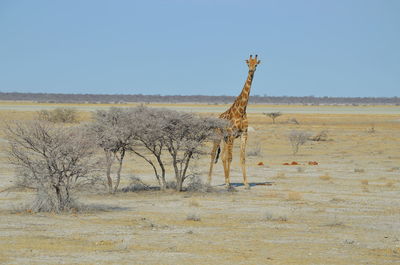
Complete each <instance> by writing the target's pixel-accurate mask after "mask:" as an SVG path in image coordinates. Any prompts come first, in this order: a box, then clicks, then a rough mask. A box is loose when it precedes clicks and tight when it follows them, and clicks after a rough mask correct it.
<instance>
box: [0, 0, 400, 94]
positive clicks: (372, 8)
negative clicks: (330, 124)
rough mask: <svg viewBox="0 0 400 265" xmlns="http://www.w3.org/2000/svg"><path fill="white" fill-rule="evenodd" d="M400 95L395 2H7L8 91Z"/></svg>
mask: <svg viewBox="0 0 400 265" xmlns="http://www.w3.org/2000/svg"><path fill="white" fill-rule="evenodd" d="M255 53H257V54H258V55H259V57H260V59H261V61H262V62H261V65H260V66H259V67H258V69H257V72H256V74H255V79H254V82H253V88H252V92H251V93H252V94H253V95H255V94H258V95H271V96H281V95H287V96H310V95H314V96H400V86H399V84H400V1H398V0H373V1H372V0H292V1H289V0H275V1H267V0H264V1H262V0H260V1H252V0H241V1H240V0H158V1H155V0H142V1H135V0H131V1H128V0H127V1H120V0H114V1H111V0H109V1H101V0H68V1H55V0H48V1H42V0H35V1H33V0H26V1H19V0H0V91H2V92H10V91H17V92H45V93H52V92H55V93H99V94H104V93H107V94H161V95H178V94H181V95H195V94H196V95H197V94H201V95H238V94H239V93H240V90H241V88H242V86H243V83H244V81H245V79H246V75H247V66H246V64H245V62H244V60H245V59H246V58H247V57H248V56H249V55H250V54H255Z"/></svg>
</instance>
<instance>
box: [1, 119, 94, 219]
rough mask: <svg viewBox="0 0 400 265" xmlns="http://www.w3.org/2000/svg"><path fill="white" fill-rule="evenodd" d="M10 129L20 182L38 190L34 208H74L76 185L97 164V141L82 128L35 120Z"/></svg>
mask: <svg viewBox="0 0 400 265" xmlns="http://www.w3.org/2000/svg"><path fill="white" fill-rule="evenodd" d="M6 133H7V137H8V141H9V144H10V149H9V152H8V156H9V158H10V161H11V163H12V164H13V165H14V166H15V168H16V170H17V173H18V180H19V183H20V184H21V185H23V186H25V187H27V186H28V187H32V188H35V189H36V190H37V196H36V199H35V200H34V202H33V206H32V207H33V209H32V210H34V211H54V212H60V211H66V210H70V209H71V208H73V207H74V203H73V199H72V191H73V188H74V187H75V186H76V185H77V184H78V183H79V182H80V181H81V180H82V179H86V178H88V176H90V174H91V173H93V172H94V170H95V169H96V168H97V162H96V161H95V160H94V159H93V157H94V156H93V155H94V148H93V145H92V143H91V141H90V140H89V139H88V138H87V137H86V136H85V135H84V134H82V130H80V129H79V128H76V127H69V128H62V127H56V126H55V125H54V124H51V123H45V122H41V121H33V122H28V123H24V124H22V123H17V124H15V125H14V126H7V129H6Z"/></svg>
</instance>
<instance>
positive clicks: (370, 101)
mask: <svg viewBox="0 0 400 265" xmlns="http://www.w3.org/2000/svg"><path fill="white" fill-rule="evenodd" d="M234 99H235V97H233V96H202V95H192V96H181V95H170V96H162V95H142V94H136V95H124V94H117V95H100V94H50V93H16V92H10V93H4V92H0V100H18V101H36V102H47V103H121V104H123V103H128V102H141V103H189V102H195V103H205V104H228V103H232V102H233V101H234ZM250 103H253V104H254V103H258V104H304V105H381V104H382V105H400V98H399V97H352V98H351V97H314V96H307V97H289V96H281V97H271V96H265V95H264V96H260V95H252V96H251V97H250Z"/></svg>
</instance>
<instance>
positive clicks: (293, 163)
mask: <svg viewBox="0 0 400 265" xmlns="http://www.w3.org/2000/svg"><path fill="white" fill-rule="evenodd" d="M298 164H299V163H297V162H296V161H293V162H292V163H291V165H292V166H297V165H298Z"/></svg>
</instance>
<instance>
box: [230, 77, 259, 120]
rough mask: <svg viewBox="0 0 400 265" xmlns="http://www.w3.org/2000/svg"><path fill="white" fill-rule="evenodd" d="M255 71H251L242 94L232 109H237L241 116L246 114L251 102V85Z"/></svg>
mask: <svg viewBox="0 0 400 265" xmlns="http://www.w3.org/2000/svg"><path fill="white" fill-rule="evenodd" d="M253 77H254V71H249V74H248V75H247V79H246V82H245V83H244V86H243V89H242V92H241V93H240V95H239V96H238V97H237V98H236V100H235V102H233V104H232V107H231V109H236V111H239V113H240V114H241V115H243V114H245V113H246V108H247V103H248V102H249V97H250V89H251V83H252V82H253Z"/></svg>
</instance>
